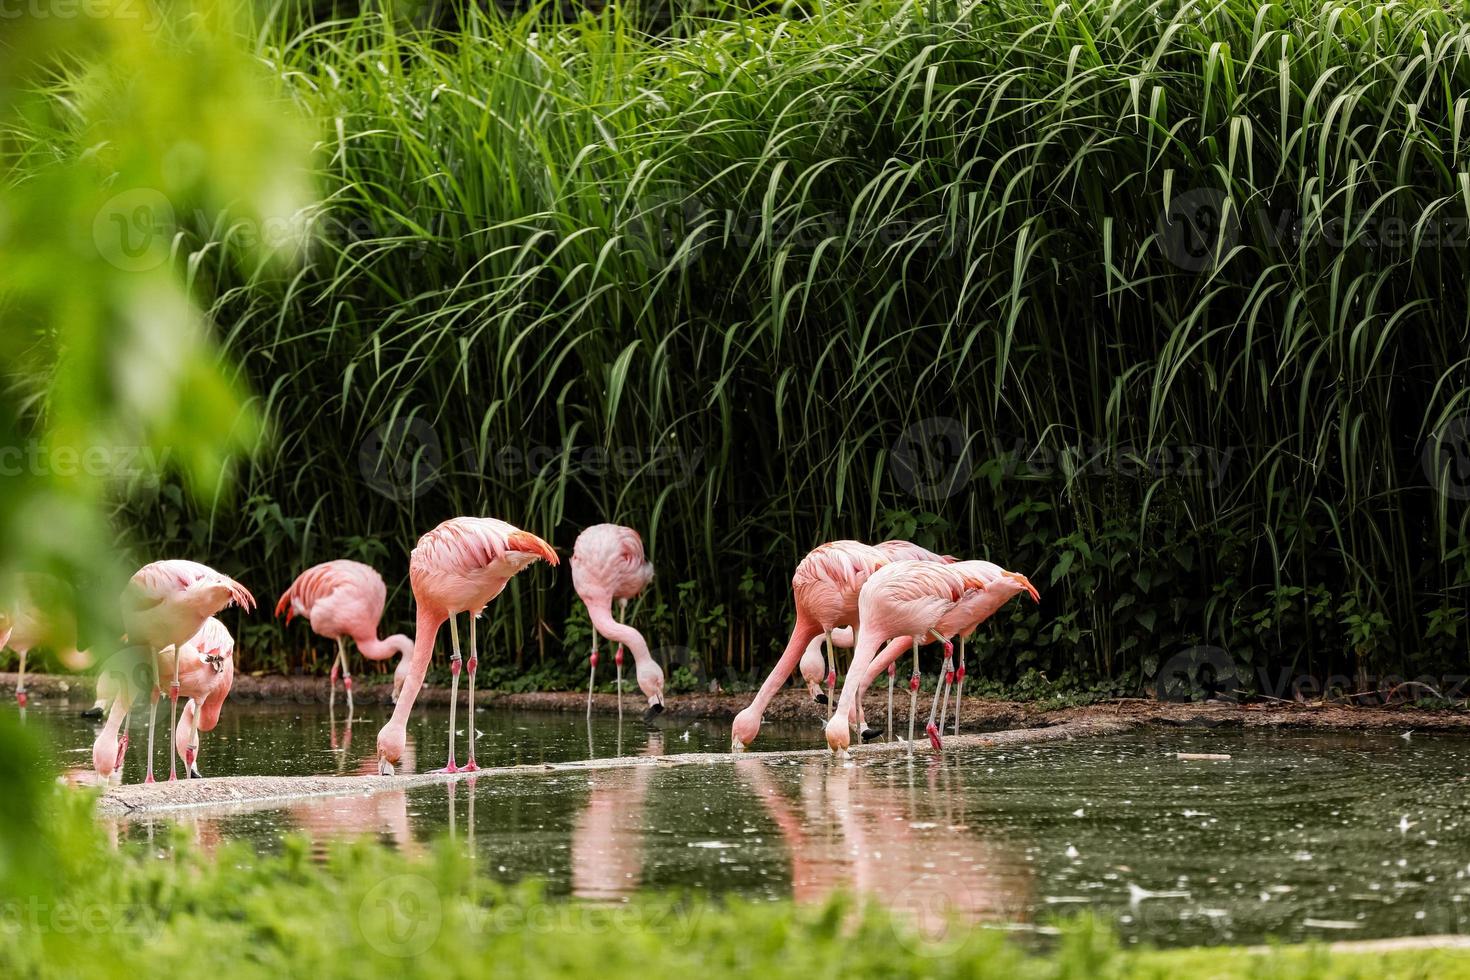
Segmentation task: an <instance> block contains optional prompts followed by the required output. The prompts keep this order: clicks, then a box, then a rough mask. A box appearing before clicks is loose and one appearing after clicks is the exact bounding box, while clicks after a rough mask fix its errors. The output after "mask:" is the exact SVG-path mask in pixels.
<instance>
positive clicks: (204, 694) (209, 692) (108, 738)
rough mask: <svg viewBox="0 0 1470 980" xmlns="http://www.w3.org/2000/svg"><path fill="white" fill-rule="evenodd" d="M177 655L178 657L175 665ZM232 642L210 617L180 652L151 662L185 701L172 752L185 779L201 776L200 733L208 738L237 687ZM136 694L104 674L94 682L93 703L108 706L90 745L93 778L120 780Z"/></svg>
mask: <svg viewBox="0 0 1470 980" xmlns="http://www.w3.org/2000/svg"><path fill="white" fill-rule="evenodd" d="M175 651H181V653H179V655H178V661H177V664H175ZM234 653H235V638H234V637H232V636H231V635H230V631H229V630H228V629H226V628H225V624H224V623H221V622H220V621H219V620H217V619H215V618H214V617H213V616H211V617H209V618H208V619H206V620H205V621H204V625H203V626H201V627H200V628H199V632H197V633H195V634H194V635H193V636H192V637H190V639H189V642H187V643H185V644H184V645H183V646H181V647H172V646H170V647H165V648H164V649H163V650H162V651H161V652H160V653H159V654H158V655H157V657H156V658H155V659H156V664H155V667H156V669H157V671H158V673H159V674H160V675H163V674H173V673H175V667H176V666H177V676H178V691H179V696H180V697H183V698H186V699H187V700H186V701H185V703H184V708H183V711H182V712H181V713H180V715H179V721H178V727H177V728H175V729H174V733H173V742H174V749H175V751H177V752H178V757H179V758H180V759H181V760H183V763H184V777H185V778H186V779H202V778H203V776H202V775H200V772H199V766H198V759H199V733H200V732H212V731H214V728H215V726H216V725H217V724H219V715H220V709H221V708H223V707H224V705H225V698H227V697H229V695H230V688H231V687H233V686H234V683H235V659H234ZM133 694H134V692H133V691H132V690H131V689H130V688H129V686H128V685H127V683H126V679H125V678H118V677H116V676H114V675H111V674H103V675H102V676H101V677H99V678H97V698H98V700H99V701H102V702H103V703H104V704H105V705H106V706H107V722H106V723H105V724H104V725H103V726H102V731H101V732H99V733H98V735H97V740H96V741H95V742H93V743H92V768H93V769H94V770H96V772H97V775H99V776H102V777H103V778H109V777H111V776H112V775H113V774H114V773H116V774H117V775H118V777H119V778H121V773H122V764H123V758H124V756H126V755H127V751H128V737H127V732H126V731H125V730H124V728H123V726H124V725H125V724H126V721H127V716H128V713H129V711H130V710H131V708H132V703H133Z"/></svg>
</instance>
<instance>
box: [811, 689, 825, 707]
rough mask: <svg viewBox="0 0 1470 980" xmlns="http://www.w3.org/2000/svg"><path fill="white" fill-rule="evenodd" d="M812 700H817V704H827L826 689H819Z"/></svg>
mask: <svg viewBox="0 0 1470 980" xmlns="http://www.w3.org/2000/svg"><path fill="white" fill-rule="evenodd" d="M812 700H813V701H815V702H817V704H826V703H827V692H826V691H818V692H817V693H816V694H815V695H813V696H812Z"/></svg>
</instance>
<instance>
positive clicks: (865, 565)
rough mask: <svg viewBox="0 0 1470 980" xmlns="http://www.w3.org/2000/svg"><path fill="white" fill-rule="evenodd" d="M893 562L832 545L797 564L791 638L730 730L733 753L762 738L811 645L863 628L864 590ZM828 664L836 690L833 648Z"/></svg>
mask: <svg viewBox="0 0 1470 980" xmlns="http://www.w3.org/2000/svg"><path fill="white" fill-rule="evenodd" d="M887 563H888V558H887V556H885V555H884V554H883V552H881V551H879V550H878V549H877V548H874V547H872V546H871V545H866V544H863V543H862V542H860V541H832V542H829V543H827V544H824V545H821V546H820V547H818V548H815V549H814V550H812V551H811V552H810V553H808V554H807V556H806V557H805V558H803V559H802V560H801V562H800V563H799V564H798V565H797V566H796V572H795V574H794V575H792V577H791V591H792V594H793V595H794V596H795V598H796V623H795V625H794V626H792V629H791V639H790V640H788V641H787V643H786V649H785V651H783V652H782V654H781V659H780V660H778V661H776V666H775V667H773V668H772V669H771V673H770V675H769V676H767V677H766V680H765V683H763V684H762V685H761V689H760V690H759V691H757V692H756V695H755V698H754V700H752V701H751V702H750V704H749V705H748V706H747V707H746V708H745V710H744V711H741V712H740V713H739V714H738V715H736V716H735V721H734V723H733V724H732V725H731V728H730V749H731V751H733V752H740V751H743V750H745V749H746V748H748V747H749V746H750V743H751V742H753V741H755V738H756V736H757V735H759V734H760V730H761V716H762V715H763V714H765V710H766V706H767V705H768V704H770V703H771V699H772V698H774V697H775V696H776V692H777V691H779V690H780V689H781V685H783V684H785V683H786V679H787V678H788V677H790V676H791V672H792V670H793V668H795V667H796V666H797V662H798V661H799V660H800V658H801V653H802V651H803V650H804V649H806V645H807V644H808V643H810V642H811V641H812V640H813V639H814V638H816V637H818V636H825V635H830V634H831V632H832V631H833V630H834V629H836V628H837V627H839V626H856V625H857V622H858V601H857V600H858V592H859V591H860V590H861V589H862V587H863V583H864V582H866V581H867V580H868V576H870V575H872V574H873V573H874V572H876V571H877V570H878V569H880V568H882V567H883V566H884V565H886V564H887ZM827 663H828V668H829V670H828V675H827V676H828V681H829V683H828V690H829V691H830V690H831V687H832V685H833V684H835V682H836V677H835V676H834V675H835V673H836V661H835V658H834V656H833V655H832V653H831V652H830V650H829V652H828V654H827ZM828 707H829V710H830V705H829V706H828Z"/></svg>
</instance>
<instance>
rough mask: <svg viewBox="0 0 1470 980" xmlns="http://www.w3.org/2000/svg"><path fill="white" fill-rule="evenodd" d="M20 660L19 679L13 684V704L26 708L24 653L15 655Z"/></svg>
mask: <svg viewBox="0 0 1470 980" xmlns="http://www.w3.org/2000/svg"><path fill="white" fill-rule="evenodd" d="M16 656H17V657H19V658H20V668H19V670H20V677H19V679H18V680H16V682H15V703H16V704H18V705H20V706H21V707H22V708H24V707H25V706H26V655H25V652H24V651H21V652H18V653H17V654H16Z"/></svg>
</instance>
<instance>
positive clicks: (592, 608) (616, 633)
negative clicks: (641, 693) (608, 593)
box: [587, 599, 653, 664]
mask: <svg viewBox="0 0 1470 980" xmlns="http://www.w3.org/2000/svg"><path fill="white" fill-rule="evenodd" d="M587 614H588V615H589V616H590V617H591V618H592V626H593V628H594V629H596V630H597V632H598V633H599V634H600V635H602V636H604V637H606V638H607V639H609V640H612V641H613V642H615V643H621V644H623V645H625V646H626V647H627V648H628V650H629V651H630V652H631V653H632V654H633V662H634V663H636V664H643V663H647V662H649V661H651V660H652V659H653V657H652V655H651V654H650V653H649V652H648V641H647V640H645V639H644V638H643V634H642V633H640V632H638V630H637V629H635V628H634V627H632V626H629V625H628V624H627V623H620V622H618V621H617V620H616V619H613V615H612V600H611V599H593V600H591V601H589V602H587Z"/></svg>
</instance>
